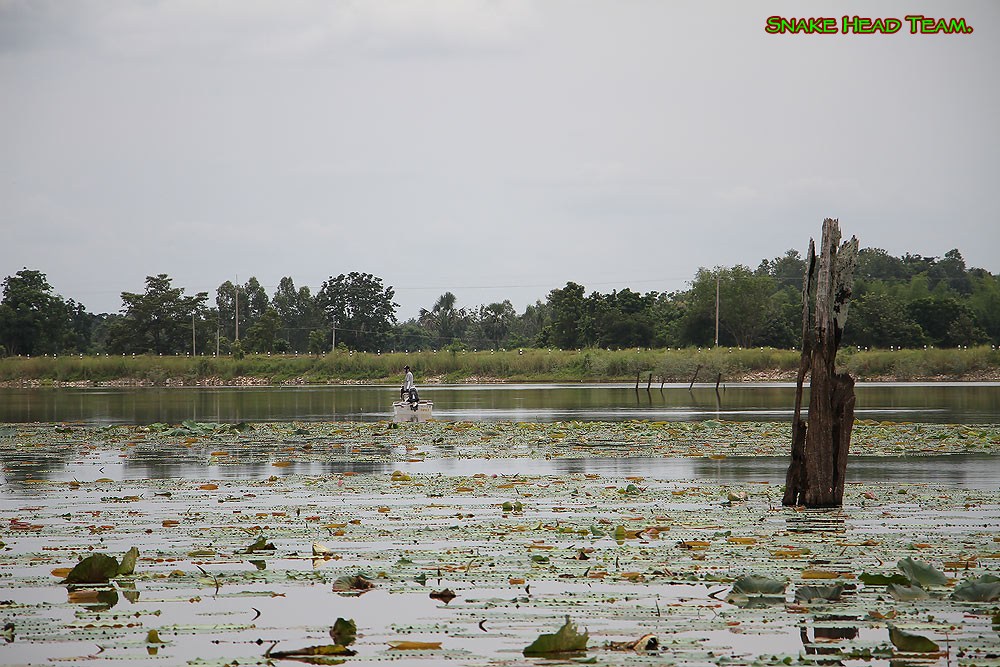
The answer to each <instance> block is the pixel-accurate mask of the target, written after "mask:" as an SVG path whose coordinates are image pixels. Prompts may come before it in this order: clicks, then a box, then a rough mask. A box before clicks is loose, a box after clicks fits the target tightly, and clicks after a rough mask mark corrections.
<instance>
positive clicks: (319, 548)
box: [312, 542, 333, 557]
mask: <svg viewBox="0 0 1000 667" xmlns="http://www.w3.org/2000/svg"><path fill="white" fill-rule="evenodd" d="M312 552H313V556H319V557H323V556H332V555H333V550H332V549H331V548H330V547H327V546H324V545H322V544H320V543H319V542H313V543H312Z"/></svg>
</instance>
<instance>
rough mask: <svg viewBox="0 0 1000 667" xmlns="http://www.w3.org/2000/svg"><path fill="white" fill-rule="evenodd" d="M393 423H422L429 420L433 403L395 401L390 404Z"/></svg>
mask: <svg viewBox="0 0 1000 667" xmlns="http://www.w3.org/2000/svg"><path fill="white" fill-rule="evenodd" d="M392 410H393V418H392V420H393V421H397V422H422V421H425V420H427V419H430V418H431V413H432V412H433V410H434V401H417V402H416V403H410V402H409V401H396V402H395V403H393V404H392Z"/></svg>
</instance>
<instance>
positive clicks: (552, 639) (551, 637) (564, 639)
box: [522, 616, 590, 657]
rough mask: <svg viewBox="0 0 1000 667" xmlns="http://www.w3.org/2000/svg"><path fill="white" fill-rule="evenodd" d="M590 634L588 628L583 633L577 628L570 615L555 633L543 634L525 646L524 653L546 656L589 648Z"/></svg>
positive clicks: (526, 654) (528, 655) (527, 655)
mask: <svg viewBox="0 0 1000 667" xmlns="http://www.w3.org/2000/svg"><path fill="white" fill-rule="evenodd" d="M589 638H590V637H589V635H588V633H587V631H586V630H584V631H583V632H582V633H581V632H579V631H578V630H577V629H576V624H575V623H573V622H572V621H571V620H570V619H569V616H567V617H566V622H565V623H564V624H563V626H562V627H561V628H559V630H557V631H556V632H555V633H554V634H544V633H543V634H541V635H538V639H536V640H535V641H533V642H531V644H529V645H528V646H527V647H525V649H524V651H522V653H523V654H524V655H525V656H526V657H530V656H544V655H549V654H552V653H568V652H576V651H586V650H587V640H588V639H589Z"/></svg>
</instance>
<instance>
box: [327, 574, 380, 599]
mask: <svg viewBox="0 0 1000 667" xmlns="http://www.w3.org/2000/svg"><path fill="white" fill-rule="evenodd" d="M373 588H375V584H373V583H372V581H371V579H369V578H368V577H366V576H365V575H363V574H357V575H353V576H351V575H348V576H343V577H338V578H337V580H336V581H334V582H333V591H334V592H335V593H346V594H354V595H360V594H361V593H364V592H366V591H370V590H371V589H373Z"/></svg>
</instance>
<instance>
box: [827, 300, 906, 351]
mask: <svg viewBox="0 0 1000 667" xmlns="http://www.w3.org/2000/svg"><path fill="white" fill-rule="evenodd" d="M848 321H849V324H850V326H848V327H845V328H844V344H846V345H860V346H862V347H880V348H888V347H919V346H921V345H923V344H924V342H925V339H924V332H923V329H921V328H920V325H919V324H917V323H916V322H915V321H914V320H913V318H912V317H911V315H910V313H909V311H908V310H907V308H906V305H905V304H904V303H903V302H902V301H900V300H898V299H895V298H893V297H892V296H890V295H889V294H888V293H886V292H884V291H878V292H868V293H866V294H864V295H863V296H861V297H860V298H859V299H857V300H856V301H854V302H853V303H852V304H851V309H850V312H849V314H848Z"/></svg>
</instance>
